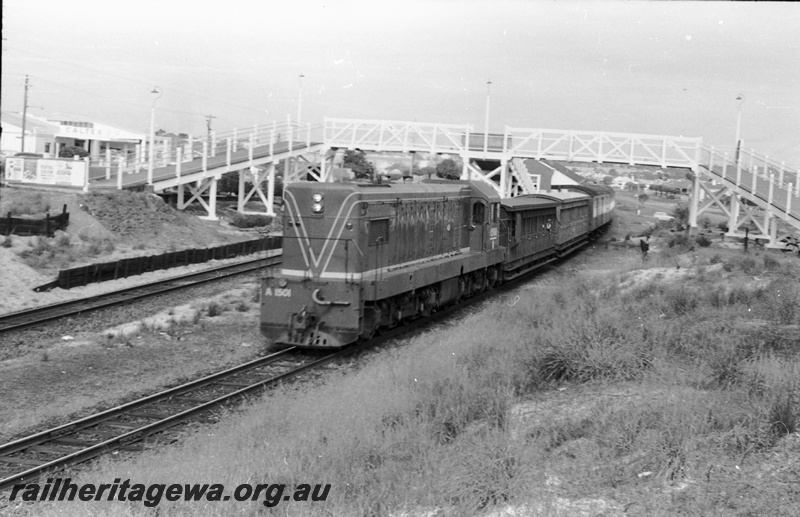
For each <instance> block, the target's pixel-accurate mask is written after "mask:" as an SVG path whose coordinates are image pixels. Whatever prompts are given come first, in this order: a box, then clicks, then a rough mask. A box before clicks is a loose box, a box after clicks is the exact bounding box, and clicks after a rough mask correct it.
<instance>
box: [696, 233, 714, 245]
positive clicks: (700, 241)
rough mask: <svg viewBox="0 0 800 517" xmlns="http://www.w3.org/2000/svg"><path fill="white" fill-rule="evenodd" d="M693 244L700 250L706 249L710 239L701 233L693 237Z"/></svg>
mask: <svg viewBox="0 0 800 517" xmlns="http://www.w3.org/2000/svg"><path fill="white" fill-rule="evenodd" d="M694 242H695V243H696V244H697V245H698V246H700V247H701V248H707V247H709V246H711V239H709V238H708V237H706V236H705V235H704V234H702V233H701V234H700V235H698V236H697V237H695V239H694Z"/></svg>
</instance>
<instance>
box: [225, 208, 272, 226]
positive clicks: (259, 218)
mask: <svg viewBox="0 0 800 517" xmlns="http://www.w3.org/2000/svg"><path fill="white" fill-rule="evenodd" d="M272 219H273V218H272V217H271V216H268V215H258V214H240V213H238V212H237V213H236V214H234V216H233V220H232V221H231V225H232V226H235V227H237V228H258V227H262V226H269V225H270V224H271V223H272Z"/></svg>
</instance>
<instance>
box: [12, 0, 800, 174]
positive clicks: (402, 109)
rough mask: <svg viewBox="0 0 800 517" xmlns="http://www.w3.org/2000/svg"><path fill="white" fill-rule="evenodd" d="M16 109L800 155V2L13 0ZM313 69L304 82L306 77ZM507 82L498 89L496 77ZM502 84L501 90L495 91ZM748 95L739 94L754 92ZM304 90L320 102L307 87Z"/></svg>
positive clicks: (184, 128) (172, 125)
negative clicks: (590, 137)
mask: <svg viewBox="0 0 800 517" xmlns="http://www.w3.org/2000/svg"><path fill="white" fill-rule="evenodd" d="M2 9H3V42H2V44H3V45H2V49H3V50H2V67H3V68H2V92H0V108H2V110H3V111H4V112H7V111H8V112H21V111H22V107H23V95H24V81H25V75H28V76H29V78H30V84H31V87H30V89H29V96H28V104H29V113H31V114H33V115H39V116H46V117H47V116H53V115H55V114H71V115H78V116H82V117H85V118H88V119H90V120H94V121H97V122H102V123H105V124H109V125H112V126H115V127H120V128H123V129H127V130H130V131H134V132H141V133H146V132H148V131H149V124H150V112H151V108H152V107H153V102H154V99H155V97H156V95H155V94H152V93H151V91H152V90H153V88H154V87H155V86H158V87H159V89H160V90H161V91H162V92H163V94H162V96H161V97H159V98H158V99H157V100H156V101H155V106H156V126H157V128H160V129H164V130H166V131H170V132H174V133H178V132H184V133H191V134H195V135H203V134H205V130H206V116H207V115H213V116H214V118H213V119H212V126H213V128H214V129H215V130H216V131H219V132H222V131H227V130H230V129H233V128H249V127H252V126H253V125H254V124H265V123H270V122H272V121H275V120H277V121H279V122H280V121H285V120H286V118H287V116H291V117H292V118H293V119H295V120H296V119H297V116H298V104H300V107H301V113H300V116H301V118H302V121H303V122H312V123H317V122H322V121H323V119H324V117H331V118H359V119H373V120H408V121H418V122H438V123H448V124H471V125H473V126H474V128H475V129H476V130H483V128H484V124H485V113H486V106H487V97H488V99H489V100H490V102H489V107H490V109H489V129H490V131H495V132H502V131H503V129H504V127H505V126H510V127H515V128H546V129H560V130H569V129H573V130H584V131H611V132H625V133H644V134H655V135H672V136H688V137H702V138H703V141H704V143H706V144H709V145H711V144H721V145H733V144H734V141H735V138H736V125H737V118H738V117H739V115H740V114H741V138H742V140H743V141H744V145H745V146H746V147H752V148H754V149H755V150H756V151H757V152H759V153H761V154H767V155H769V156H770V157H771V158H773V159H775V160H777V161H786V163H787V165H789V166H792V167H794V168H799V167H800V30H798V28H800V4H797V3H792V2H786V3H770V2H757V3H756V2H724V1H721V2H667V1H664V2H660V1H659V2H637V1H603V0H593V1H585V2H581V1H544V0H542V1H535V0H527V1H523V0H425V1H421V0H392V1H383V0H349V1H348V0H338V1H337V0H332V1H320V0H291V1H289V0H284V1H280V2H279V1H274V0H273V1H266V0H226V1H213V2H212V1H208V0H188V1H187V0H157V1H155V0H137V1H136V2H122V1H120V0H71V1H70V2H64V1H62V0H4V1H3V2H2ZM301 75H303V78H301V77H300V76H301ZM487 81H491V85H487ZM487 94H488V95H487ZM738 96H741V97H743V100H742V101H741V102H740V101H738V100H737V97H738ZM300 98H302V102H299V99H300Z"/></svg>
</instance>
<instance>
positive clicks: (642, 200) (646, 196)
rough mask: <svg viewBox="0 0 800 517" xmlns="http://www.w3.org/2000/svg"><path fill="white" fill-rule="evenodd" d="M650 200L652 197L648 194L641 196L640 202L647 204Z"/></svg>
mask: <svg viewBox="0 0 800 517" xmlns="http://www.w3.org/2000/svg"><path fill="white" fill-rule="evenodd" d="M648 199H650V196H648V195H647V194H639V201H641V202H642V203H646V202H647V200H648Z"/></svg>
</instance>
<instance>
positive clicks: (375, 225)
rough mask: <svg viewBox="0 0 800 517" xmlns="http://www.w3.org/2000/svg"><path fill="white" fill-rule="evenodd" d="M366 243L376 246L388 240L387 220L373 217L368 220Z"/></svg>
mask: <svg viewBox="0 0 800 517" xmlns="http://www.w3.org/2000/svg"><path fill="white" fill-rule="evenodd" d="M368 239H369V241H368V244H369V245H370V246H377V245H378V244H384V243H387V242H389V220H388V219H375V220H373V221H370V222H369V234H368Z"/></svg>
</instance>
